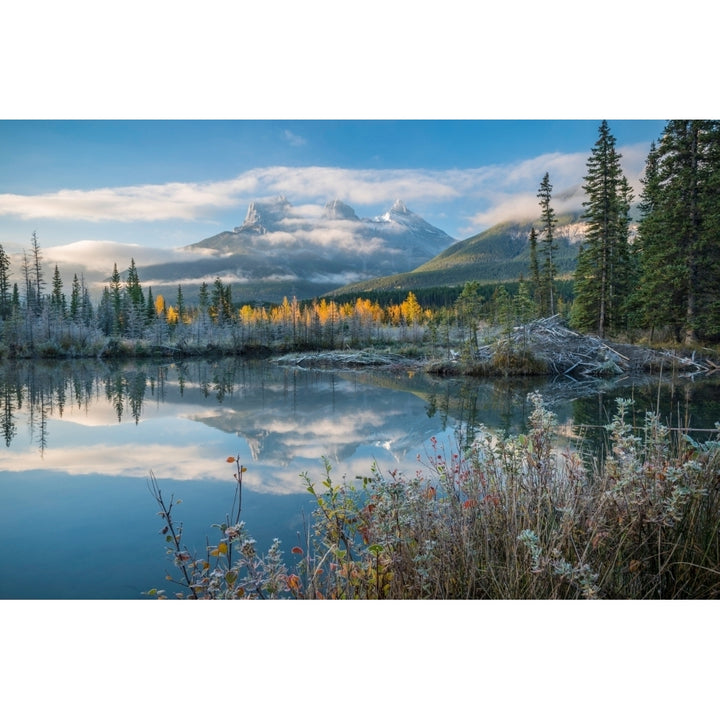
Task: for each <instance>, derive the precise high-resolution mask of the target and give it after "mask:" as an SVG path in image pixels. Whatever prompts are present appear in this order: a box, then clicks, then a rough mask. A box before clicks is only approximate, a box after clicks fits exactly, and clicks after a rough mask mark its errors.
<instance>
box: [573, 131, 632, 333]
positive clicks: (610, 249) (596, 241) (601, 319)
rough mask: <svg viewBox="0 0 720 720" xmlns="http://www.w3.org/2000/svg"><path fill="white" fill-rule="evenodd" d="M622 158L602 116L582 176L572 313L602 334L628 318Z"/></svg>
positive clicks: (627, 197) (627, 198) (628, 196)
mask: <svg viewBox="0 0 720 720" xmlns="http://www.w3.org/2000/svg"><path fill="white" fill-rule="evenodd" d="M620 158H621V155H620V154H619V153H618V152H617V151H616V149H615V138H614V137H613V135H612V134H611V132H610V128H609V126H608V123H607V121H605V120H603V122H602V124H601V125H600V129H599V137H598V140H597V142H596V143H595V146H594V147H593V149H592V154H591V155H590V157H589V159H588V161H587V168H588V174H587V175H586V176H585V178H584V180H585V185H583V190H584V191H585V193H586V195H587V200H586V201H585V202H583V207H584V208H585V215H584V217H585V219H586V221H587V232H586V235H585V240H584V242H583V243H582V245H581V247H580V250H579V252H578V259H577V268H576V272H575V302H574V305H573V317H572V320H573V324H574V325H575V326H576V327H577V328H579V329H581V330H590V329H592V330H595V331H596V332H597V334H598V335H599V336H600V337H603V336H604V335H605V332H606V330H608V329H610V330H614V331H616V330H618V329H619V328H620V327H621V326H623V325H624V324H625V322H626V298H627V294H628V292H629V283H630V273H631V266H630V254H629V249H628V241H629V230H630V216H629V213H630V204H631V203H632V193H631V192H630V186H629V184H628V182H627V178H625V176H624V175H623V173H622V168H621V166H620Z"/></svg>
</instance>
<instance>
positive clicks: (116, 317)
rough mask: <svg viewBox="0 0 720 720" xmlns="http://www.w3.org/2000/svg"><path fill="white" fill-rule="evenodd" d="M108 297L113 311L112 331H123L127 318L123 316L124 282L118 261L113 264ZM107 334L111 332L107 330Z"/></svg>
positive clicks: (114, 332) (114, 333) (115, 332)
mask: <svg viewBox="0 0 720 720" xmlns="http://www.w3.org/2000/svg"><path fill="white" fill-rule="evenodd" d="M108 298H109V301H110V310H111V313H112V333H113V335H117V334H119V333H120V332H122V330H123V328H124V326H125V319H124V317H123V302H122V284H121V281H120V273H119V272H118V269H117V263H114V264H113V272H112V275H111V276H110V288H109V290H108ZM105 334H106V335H107V334H109V333H108V332H107V331H106V333H105Z"/></svg>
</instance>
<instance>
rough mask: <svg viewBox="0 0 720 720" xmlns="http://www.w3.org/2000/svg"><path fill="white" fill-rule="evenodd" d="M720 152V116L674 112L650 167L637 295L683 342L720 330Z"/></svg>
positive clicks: (652, 316)
mask: <svg viewBox="0 0 720 720" xmlns="http://www.w3.org/2000/svg"><path fill="white" fill-rule="evenodd" d="M719 155H720V123H718V121H709V120H671V121H670V122H668V123H667V125H666V126H665V129H664V132H663V135H662V137H661V139H660V142H659V144H658V146H657V147H656V148H653V150H652V151H651V155H650V156H649V157H648V164H647V167H646V172H645V180H644V190H643V204H642V210H643V216H642V218H641V221H640V228H639V232H640V245H641V248H642V254H641V273H642V274H641V283H640V285H641V288H642V289H641V291H640V292H639V293H638V296H639V297H640V298H641V301H642V308H643V312H644V314H645V316H646V317H647V318H648V319H652V320H653V321H654V322H656V323H657V324H663V325H667V326H669V327H670V328H672V329H673V331H674V333H675V337H676V340H678V341H684V342H686V343H694V342H695V341H696V340H698V339H700V338H707V337H709V338H715V337H719V336H720V300H718V292H717V288H718V287H720V192H719V191H720V157H719Z"/></svg>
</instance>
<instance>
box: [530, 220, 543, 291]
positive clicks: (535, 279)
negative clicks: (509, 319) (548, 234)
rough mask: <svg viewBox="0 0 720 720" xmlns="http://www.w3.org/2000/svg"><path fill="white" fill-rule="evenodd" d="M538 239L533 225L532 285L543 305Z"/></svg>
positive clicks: (531, 243) (531, 245)
mask: <svg viewBox="0 0 720 720" xmlns="http://www.w3.org/2000/svg"><path fill="white" fill-rule="evenodd" d="M537 240H538V236H537V231H536V230H535V228H534V227H533V228H531V229H530V237H529V238H528V243H529V245H530V285H531V293H532V296H533V297H534V298H535V302H536V303H538V304H540V305H542V302H541V298H540V293H541V288H540V266H539V265H538V254H537Z"/></svg>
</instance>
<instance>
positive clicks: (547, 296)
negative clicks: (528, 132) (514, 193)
mask: <svg viewBox="0 0 720 720" xmlns="http://www.w3.org/2000/svg"><path fill="white" fill-rule="evenodd" d="M537 196H538V197H539V198H540V210H541V214H540V218H541V220H542V223H543V233H542V253H543V257H544V260H543V264H542V269H541V274H540V288H541V290H540V297H541V312H543V313H546V314H549V315H554V314H555V251H556V250H557V243H556V242H555V234H554V228H555V225H556V224H557V220H556V218H555V211H554V210H553V208H552V206H551V205H550V200H551V199H552V185H551V184H550V173H545V175H544V176H543V179H542V181H541V183H540V189H539V191H538V194H537Z"/></svg>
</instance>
